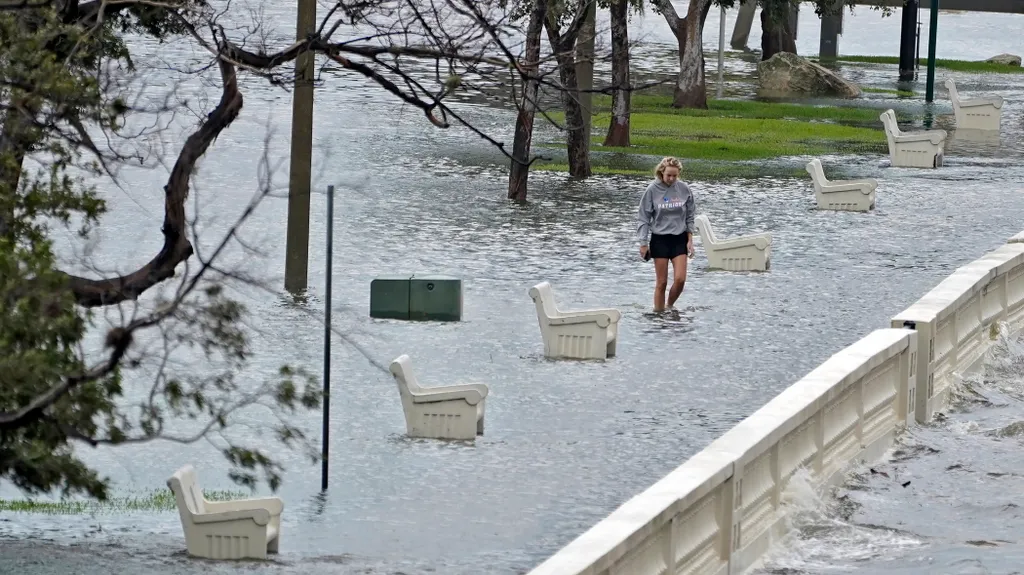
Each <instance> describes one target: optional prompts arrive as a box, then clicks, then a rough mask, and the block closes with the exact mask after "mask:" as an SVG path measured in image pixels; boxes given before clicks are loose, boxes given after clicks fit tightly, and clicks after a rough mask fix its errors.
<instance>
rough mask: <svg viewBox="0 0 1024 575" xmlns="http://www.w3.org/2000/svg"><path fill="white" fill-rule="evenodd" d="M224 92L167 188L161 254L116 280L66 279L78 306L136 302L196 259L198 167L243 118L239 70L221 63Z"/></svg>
mask: <svg viewBox="0 0 1024 575" xmlns="http://www.w3.org/2000/svg"><path fill="white" fill-rule="evenodd" d="M220 72H221V79H222V82H223V87H224V92H223V94H222V95H221V99H220V102H219V103H218V104H217V107H216V108H214V110H213V111H212V112H210V114H209V115H208V116H207V118H206V121H205V122H203V124H202V126H200V127H199V129H198V130H196V131H195V132H193V133H192V135H190V136H189V137H188V139H187V140H186V141H185V145H184V146H183V147H182V149H181V153H179V154H178V160H177V161H176V162H175V164H174V168H173V169H172V170H171V176H170V178H169V179H168V181H167V184H166V185H165V186H164V223H163V228H162V231H163V234H164V245H163V247H162V248H161V249H160V252H159V253H157V255H156V256H155V257H154V258H153V259H151V260H150V261H149V262H148V263H147V264H145V265H144V266H142V267H141V268H139V269H138V270H136V271H134V272H132V273H130V274H127V275H123V276H119V277H115V278H105V279H90V278H84V277H79V276H73V275H70V274H68V275H67V278H66V279H67V284H68V287H69V289H70V290H71V291H72V293H73V294H74V296H75V301H76V302H77V303H78V304H79V305H82V306H85V307H96V306H105V305H113V304H117V303H120V302H122V301H128V300H134V299H136V298H137V297H138V296H139V295H140V294H142V293H143V292H145V291H146V290H147V289H149V288H151V287H153V286H154V285H156V284H158V283H160V282H162V281H164V280H166V279H168V278H170V277H173V276H174V270H175V268H176V267H177V266H178V264H180V263H181V262H183V261H185V260H186V259H188V258H189V257H191V255H192V251H193V250H192V244H191V243H190V242H189V241H188V236H187V234H186V230H185V227H186V222H185V200H186V198H188V192H189V180H190V179H191V176H192V172H193V171H194V170H195V165H196V163H197V162H198V161H199V159H200V158H201V157H202V156H203V154H205V153H206V150H207V149H208V148H209V147H210V144H212V143H213V141H214V140H216V139H217V136H218V135H220V133H221V132H222V131H224V130H225V129H227V127H228V126H230V125H231V123H232V122H233V121H234V120H235V118H237V117H238V114H239V112H240V111H241V109H242V94H241V93H240V92H239V91H238V79H237V76H236V74H235V68H234V66H232V65H231V64H230V63H229V62H227V61H225V60H221V61H220Z"/></svg>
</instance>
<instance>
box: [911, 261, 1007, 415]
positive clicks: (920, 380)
mask: <svg viewBox="0 0 1024 575" xmlns="http://www.w3.org/2000/svg"><path fill="white" fill-rule="evenodd" d="M1022 324H1024V243H1007V244H1006V245H1004V246H1002V247H1000V248H998V249H996V250H994V251H992V252H989V253H988V254H986V255H984V256H982V257H981V258H979V259H977V260H975V261H973V262H971V263H969V264H967V265H965V266H963V267H960V268H958V269H957V270H956V271H955V272H953V274H952V275H950V276H949V277H947V278H946V279H945V280H943V281H942V282H941V283H939V285H937V286H935V288H934V289H932V290H931V291H930V292H928V293H927V294H925V296H924V297H922V298H921V299H919V300H918V301H917V302H915V303H914V304H913V305H911V306H910V307H909V308H907V309H906V310H904V311H903V312H901V313H899V314H898V315H897V316H896V317H894V318H893V319H892V327H902V328H907V329H913V330H915V331H917V332H918V345H919V346H920V350H921V352H920V353H919V354H918V357H917V382H916V383H915V386H916V387H917V389H918V392H917V398H916V401H917V405H916V406H915V411H916V419H917V421H918V422H920V423H927V422H928V421H931V419H932V416H933V415H934V414H935V413H936V412H937V411H941V410H942V409H943V408H945V407H946V406H947V405H948V404H949V393H950V390H951V388H952V386H953V384H954V382H955V380H956V378H957V377H961V376H963V375H966V374H968V373H970V372H971V371H974V370H976V369H978V368H979V367H981V366H982V364H983V360H984V359H985V353H986V352H987V351H988V349H989V347H990V345H991V343H992V342H993V341H995V339H996V338H997V337H998V335H999V332H1000V329H1002V328H1001V327H1000V325H1005V326H1007V327H1008V328H1009V329H1011V330H1012V331H1016V330H1018V329H1020V327H1021V326H1022Z"/></svg>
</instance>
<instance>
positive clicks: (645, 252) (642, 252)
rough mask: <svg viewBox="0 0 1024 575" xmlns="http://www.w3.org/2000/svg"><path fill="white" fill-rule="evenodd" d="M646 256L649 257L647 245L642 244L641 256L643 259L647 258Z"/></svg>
mask: <svg viewBox="0 0 1024 575" xmlns="http://www.w3.org/2000/svg"><path fill="white" fill-rule="evenodd" d="M646 257H647V246H640V258H641V259H643V258H646Z"/></svg>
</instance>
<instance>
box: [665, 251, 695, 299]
mask: <svg viewBox="0 0 1024 575" xmlns="http://www.w3.org/2000/svg"><path fill="white" fill-rule="evenodd" d="M689 263H690V258H689V257H687V255H686V254H683V255H681V256H676V257H674V258H672V276H673V277H672V289H671V290H669V292H668V307H672V306H673V305H675V303H676V300H677V299H679V296H681V295H683V286H685V285H686V268H687V266H688V265H689ZM665 275H666V276H667V275H668V266H665Z"/></svg>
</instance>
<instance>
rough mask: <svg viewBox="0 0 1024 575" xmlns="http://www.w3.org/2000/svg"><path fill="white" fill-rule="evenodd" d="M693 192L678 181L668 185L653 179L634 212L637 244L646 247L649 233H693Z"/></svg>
mask: <svg viewBox="0 0 1024 575" xmlns="http://www.w3.org/2000/svg"><path fill="white" fill-rule="evenodd" d="M695 211H696V210H695V208H694V204H693V193H691V192H690V188H689V187H688V186H687V185H686V184H684V183H683V182H682V181H680V180H676V182H675V183H674V184H672V185H671V186H667V185H665V183H664V182H662V181H661V180H657V179H656V180H654V181H653V182H651V185H649V186H647V191H645V192H644V195H643V197H642V198H640V210H639V211H638V213H637V216H636V219H637V226H636V239H637V240H639V241H640V245H642V246H646V245H647V244H648V242H649V241H650V236H651V234H659V235H662V234H675V235H678V234H681V233H683V232H690V234H691V235H693V232H694V227H693V216H694V215H695V214H694V212H695Z"/></svg>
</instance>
